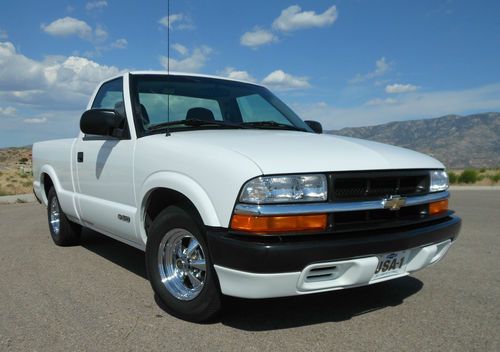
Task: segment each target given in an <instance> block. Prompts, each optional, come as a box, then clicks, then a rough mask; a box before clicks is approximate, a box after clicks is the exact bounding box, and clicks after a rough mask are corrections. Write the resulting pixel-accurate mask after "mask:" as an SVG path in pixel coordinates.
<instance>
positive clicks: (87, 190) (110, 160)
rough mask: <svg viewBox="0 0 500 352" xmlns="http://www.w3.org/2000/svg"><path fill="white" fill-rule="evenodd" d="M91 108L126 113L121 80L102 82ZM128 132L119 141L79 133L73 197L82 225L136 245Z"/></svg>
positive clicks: (131, 165) (74, 150)
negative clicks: (77, 203)
mask: <svg viewBox="0 0 500 352" xmlns="http://www.w3.org/2000/svg"><path fill="white" fill-rule="evenodd" d="M127 92H128V90H127ZM92 108H93V109H99V108H101V109H115V110H117V111H119V112H120V113H121V114H126V112H125V108H124V94H123V78H121V77H120V78H117V79H114V80H112V81H109V82H106V83H104V84H103V85H102V86H101V88H100V89H99V91H98V93H97V94H96V96H95V99H94V101H93V103H92ZM127 125H128V124H127ZM128 129H129V127H128V126H127V127H126V131H125V137H122V138H115V137H107V136H106V137H103V136H93V135H84V134H83V133H80V136H79V138H78V140H77V142H76V144H75V148H74V149H73V152H74V153H75V154H76V155H75V156H74V157H75V159H76V160H77V162H76V165H77V166H76V170H77V175H76V177H77V187H78V189H77V191H78V195H77V197H78V200H79V204H80V210H81V218H82V220H83V221H84V224H85V226H87V227H90V228H93V229H95V230H97V231H100V232H103V233H105V234H108V235H110V236H111V237H116V236H118V237H120V238H122V239H125V240H128V241H131V242H136V234H135V226H134V219H135V212H136V203H135V195H134V183H133V162H132V161H133V156H134V145H135V139H131V138H130V131H129V130H128Z"/></svg>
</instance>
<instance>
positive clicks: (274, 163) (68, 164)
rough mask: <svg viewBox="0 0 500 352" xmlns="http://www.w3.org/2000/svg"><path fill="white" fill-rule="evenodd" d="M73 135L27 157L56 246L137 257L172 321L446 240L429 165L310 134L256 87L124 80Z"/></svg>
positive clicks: (382, 272) (438, 248) (309, 127)
mask: <svg viewBox="0 0 500 352" xmlns="http://www.w3.org/2000/svg"><path fill="white" fill-rule="evenodd" d="M80 130H81V132H80V134H79V135H78V137H77V138H74V139H61V140H53V141H47V142H39V143H35V144H34V146H33V165H34V193H35V195H36V197H37V198H38V199H39V200H40V201H41V202H42V203H43V204H44V205H45V206H47V209H48V223H49V229H50V233H51V235H52V238H53V240H54V242H55V243H56V244H57V245H61V246H66V245H74V244H77V243H78V241H79V238H80V233H81V229H82V227H87V228H90V229H93V230H95V231H98V232H100V233H103V234H105V235H107V236H110V237H112V238H114V239H116V240H118V241H121V242H124V243H127V244H129V245H131V246H134V247H137V248H139V249H141V250H143V251H145V259H146V268H147V273H148V277H149V280H150V282H151V285H152V288H153V290H154V292H155V293H156V294H157V296H158V297H159V298H160V299H161V300H162V301H163V302H164V303H165V306H166V308H167V309H168V310H169V312H170V313H171V314H173V315H176V316H178V317H181V318H183V319H186V320H191V321H203V320H207V319H210V318H211V317H213V316H214V315H215V314H216V313H217V312H218V311H219V310H220V308H221V298H222V295H230V296H236V297H243V298H270V297H283V296H293V295H302V294H309V293H316V292H324V291H330V290H337V289H344V288H350V287H355V286H362V285H369V284H373V283H377V282H381V281H385V280H390V279H395V278H398V277H401V276H404V275H408V274H409V273H412V272H414V271H417V270H419V269H422V268H424V267H427V266H429V265H431V264H434V263H436V262H437V261H439V260H440V259H441V258H443V256H444V255H445V254H446V252H447V250H448V249H449V247H450V246H451V244H452V243H453V241H454V240H455V238H456V237H457V236H458V232H459V229H460V224H461V220H460V218H458V217H456V216H455V215H453V212H452V211H451V210H449V209H448V197H449V193H448V191H447V189H448V176H447V174H446V172H445V171H444V166H443V165H442V164H441V163H440V162H439V161H437V160H435V159H433V158H431V157H429V156H426V155H423V154H419V153H417V152H414V151H410V150H406V149H402V148H397V147H393V146H389V145H384V144H380V143H374V142H368V141H364V140H359V139H353V138H346V137H339V136H333V135H328V134H321V132H322V128H321V125H320V124H319V123H318V122H314V121H302V120H301V119H300V118H299V117H298V116H297V115H296V114H295V113H294V112H293V111H292V110H291V109H290V108H288V107H287V106H286V105H285V104H284V103H283V102H281V101H280V100H279V99H278V98H277V97H276V96H274V95H273V94H272V93H271V92H270V91H269V90H268V89H266V88H264V87H262V86H259V85H256V84H252V83H246V82H240V81H235V80H229V79H224V78H220V77H213V76H203V75H191V74H177V73H170V74H166V73H161V72H130V73H126V74H123V75H120V76H119V77H115V78H112V79H110V80H107V81H105V82H103V83H102V84H101V85H100V86H99V87H98V88H97V89H96V91H95V93H94V95H93V97H92V98H91V99H90V102H89V105H88V110H87V111H85V112H84V113H83V115H82V117H81V121H80Z"/></svg>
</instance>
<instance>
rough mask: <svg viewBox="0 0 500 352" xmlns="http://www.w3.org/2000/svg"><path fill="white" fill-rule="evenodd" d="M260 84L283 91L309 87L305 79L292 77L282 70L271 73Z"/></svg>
mask: <svg viewBox="0 0 500 352" xmlns="http://www.w3.org/2000/svg"><path fill="white" fill-rule="evenodd" d="M262 84H264V85H266V86H269V87H273V88H276V89H283V90H287V89H298V88H308V87H310V86H311V85H310V84H309V82H308V79H307V77H297V76H292V75H291V74H289V73H286V72H284V71H282V70H276V71H273V72H271V73H270V74H269V75H267V76H266V77H265V78H264V79H263V80H262Z"/></svg>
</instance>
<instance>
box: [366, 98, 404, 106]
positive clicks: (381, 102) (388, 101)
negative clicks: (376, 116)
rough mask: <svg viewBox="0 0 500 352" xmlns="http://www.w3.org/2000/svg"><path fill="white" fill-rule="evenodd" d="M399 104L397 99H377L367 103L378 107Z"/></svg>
mask: <svg viewBox="0 0 500 352" xmlns="http://www.w3.org/2000/svg"><path fill="white" fill-rule="evenodd" d="M397 103H398V101H397V100H396V99H392V98H386V99H380V98H375V99H372V100H369V101H367V102H366V104H365V105H368V106H377V105H392V104H397Z"/></svg>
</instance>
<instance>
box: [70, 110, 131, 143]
mask: <svg viewBox="0 0 500 352" xmlns="http://www.w3.org/2000/svg"><path fill="white" fill-rule="evenodd" d="M124 124H125V118H124V117H123V116H120V115H119V114H118V113H117V112H116V111H115V110H109V109H90V110H87V111H85V112H84V113H83V115H82V118H81V119H80V130H81V131H82V132H83V133H85V134H92V135H98V136H113V137H118V138H120V137H122V134H123V126H124Z"/></svg>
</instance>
